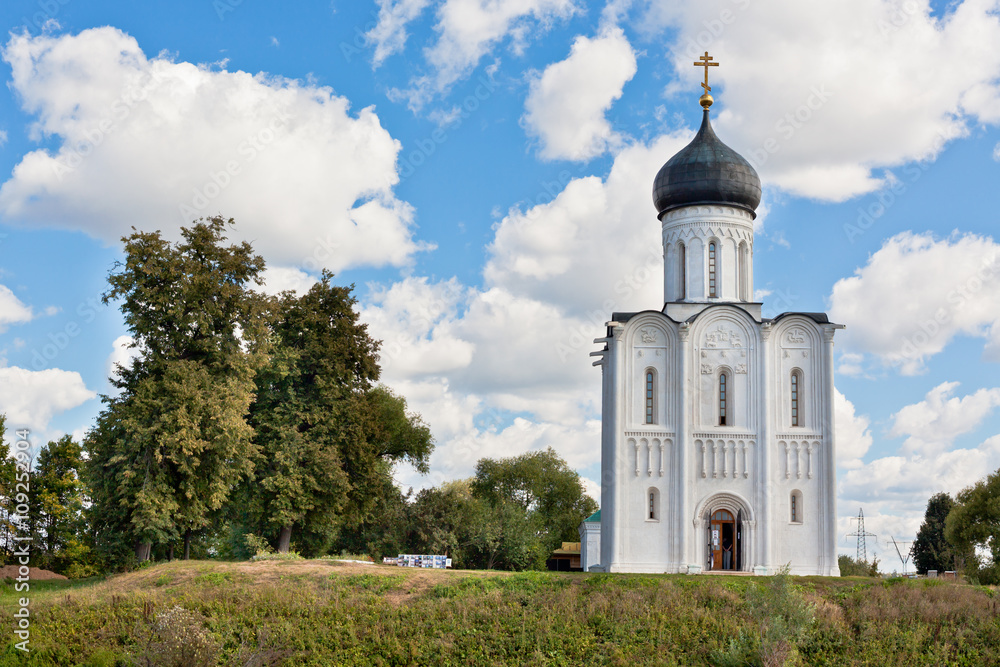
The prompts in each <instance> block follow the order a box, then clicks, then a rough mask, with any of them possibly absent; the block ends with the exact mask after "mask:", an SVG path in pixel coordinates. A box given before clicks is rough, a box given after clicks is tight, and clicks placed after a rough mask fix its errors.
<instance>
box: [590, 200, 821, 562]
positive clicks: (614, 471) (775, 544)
mask: <svg viewBox="0 0 1000 667" xmlns="http://www.w3.org/2000/svg"><path fill="white" fill-rule="evenodd" d="M663 229H664V256H665V258H666V266H665V269H664V289H665V292H666V295H667V301H670V300H671V299H670V297H671V295H672V294H676V293H677V290H678V289H679V287H678V285H679V280H680V275H681V274H680V271H679V270H678V267H677V265H676V263H674V264H672V263H671V259H672V258H676V257H677V243H678V242H681V241H683V242H684V243H685V247H686V254H687V284H686V286H685V290H686V296H687V298H688V300H689V301H695V302H699V301H700V302H702V303H705V302H710V303H708V304H706V307H703V308H701V309H697V308H696V309H694V310H692V311H691V312H692V313H693V315H690V316H689V317H690V318H691V319H690V321H685V322H677V321H674V320H672V319H671V318H669V317H667V316H666V315H664V314H663V313H661V312H658V311H646V312H643V313H639V314H636V315H634V316H632V317H631V319H629V321H628V322H622V323H614V324H613V326H612V327H611V328H610V329H609V335H608V336H607V337H606V338H601V339H598V340H597V341H595V342H597V343H600V344H602V346H604V347H605V349H603V350H600V351H598V352H595V353H593V354H594V356H597V357H599V359H598V360H597V361H596V362H595V365H600V366H601V368H602V374H603V375H602V377H603V424H602V479H601V486H602V489H601V507H602V509H601V519H602V520H601V522H600V527H599V528H594V529H592V530H599V531H600V538H599V540H598V542H599V547H598V546H596V545H595V546H594V547H593V549H594V550H595V552H596V551H597V549H598V548H599V553H600V565H601V566H602V568H603V569H605V570H606V571H612V572H614V571H630V572H678V571H680V572H687V571H689V570H692V571H693V570H696V569H697V568H698V567H707V560H708V519H709V516H710V514H711V513H712V512H713V511H715V510H717V509H727V510H729V511H731V512H732V513H733V514H734V516H735V515H737V514H739V515H740V518H741V519H742V521H743V523H742V525H741V528H742V549H743V557H744V559H743V563H742V569H744V570H746V571H755V572H767V573H772V572H775V571H777V570H778V569H780V568H781V567H782V566H784V565H788V566H789V567H790V570H791V572H792V573H795V574H839V571H838V570H837V565H836V544H835V537H836V534H835V522H836V504H835V497H834V490H835V478H834V451H833V442H834V438H833V436H834V434H833V377H832V374H833V348H832V340H833V333H834V331H835V329H836V328H838V327H837V325H831V324H820V323H817V322H816V321H815V320H813V319H812V318H810V317H808V316H805V315H799V314H792V315H788V316H782V317H779V318H777V319H776V320H774V321H762V320H760V319H759V309H755V308H753V307H750V306H744V305H741V304H739V303H738V301H739V299H738V297H739V296H740V295H741V290H744V292H743V293H744V294H751V295H752V289H753V287H752V243H753V236H752V220H751V219H750V216H749V215H748V214H746V213H745V212H743V211H738V210H736V209H728V208H725V207H691V208H689V209H680V210H679V211H672V212H671V213H670V214H669V215H667V216H665V217H664V227H663ZM709 239H716V240H717V242H718V243H719V244H720V248H721V258H720V262H721V264H720V285H721V290H722V297H721V298H720V299H719V300H715V299H706V298H705V297H704V294H705V293H706V290H707V279H706V278H705V276H704V269H705V265H706V261H707V260H706V255H705V253H706V252H707V249H706V248H707V241H708V240H709ZM741 244H743V246H744V247H745V248H746V249H747V257H746V258H745V259H744V260H743V262H742V264H741V261H740V259H739V254H740V247H741ZM740 271H743V272H744V274H743V275H741V274H740ZM698 272H701V274H700V275H698ZM747 273H749V274H750V275H746V274H747ZM727 300H728V301H733V302H736V303H734V304H733V305H727V304H726V303H725V301H727ZM677 307H680V306H677ZM677 307H672V308H674V310H676V308H677ZM684 307H687V306H684ZM668 310H669V309H668ZM671 312H673V311H671ZM648 370H652V371H653V372H654V373H655V377H656V391H655V397H654V419H653V422H654V423H652V424H649V423H646V420H645V415H646V410H645V387H646V372H647V371H648ZM793 371H797V372H800V373H801V380H802V382H801V387H800V398H799V400H800V410H801V414H802V417H803V420H802V424H801V425H800V426H793V425H792V421H791V399H790V378H791V373H792V372H793ZM721 372H725V373H727V379H728V381H729V390H728V391H729V395H728V396H727V399H728V402H729V413H730V414H729V415H727V423H726V424H725V425H721V424H720V423H719V419H718V416H719V410H718V408H719V405H718V399H719V395H718V382H719V374H720V373H721ZM651 492H652V493H653V494H654V505H655V507H654V512H653V516H652V517H650V516H649V494H650V493H651ZM793 493H795V494H798V495H797V498H800V499H801V503H800V507H799V511H800V513H801V521H792V520H791V518H792V517H791V507H790V499H791V497H792V494H793ZM583 534H584V533H583V528H582V527H581V541H583ZM595 564H596V563H594V562H591V561H588V562H587V564H586V567H588V568H589V567H590V566H591V565H595Z"/></svg>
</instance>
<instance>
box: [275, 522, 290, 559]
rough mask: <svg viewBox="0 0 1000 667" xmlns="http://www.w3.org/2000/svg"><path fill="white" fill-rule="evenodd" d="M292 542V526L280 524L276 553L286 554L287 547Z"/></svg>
mask: <svg viewBox="0 0 1000 667" xmlns="http://www.w3.org/2000/svg"><path fill="white" fill-rule="evenodd" d="M291 543H292V527H291V526H282V527H281V534H279V535H278V553H279V554H287V553H288V547H289V545H291Z"/></svg>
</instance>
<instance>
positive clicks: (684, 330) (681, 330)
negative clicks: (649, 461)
mask: <svg viewBox="0 0 1000 667" xmlns="http://www.w3.org/2000/svg"><path fill="white" fill-rule="evenodd" d="M677 333H678V337H679V338H680V341H681V349H680V355H681V377H680V380H681V381H680V387H679V389H680V390H679V391H678V392H677V402H678V406H677V437H676V438H675V440H676V443H677V444H676V446H675V447H674V449H675V450H676V452H677V467H676V468H675V469H674V479H676V480H677V504H676V505H675V507H676V508H677V516H676V519H675V525H676V527H677V528H676V530H677V532H676V535H677V538H676V542H675V545H676V552H675V553H676V556H675V559H676V562H677V565H678V567H679V568H680V570H681V571H682V572H683V571H686V569H687V568H686V566H687V565H688V564H689V563H691V562H693V561H692V560H691V556H690V555H689V553H688V539H687V534H688V518H689V517H688V486H689V482H688V480H689V477H692V476H694V474H695V471H694V469H693V468H690V464H689V463H688V455H687V454H688V448H689V447H690V446H691V438H690V434H689V433H688V410H689V407H688V406H689V405H690V404H691V403H692V400H691V399H690V395H691V391H692V387H691V386H690V384H691V340H690V336H691V328H690V325H689V324H688V323H687V322H682V323H681V324H680V326H679V327H678V330H677ZM689 468H690V469H689Z"/></svg>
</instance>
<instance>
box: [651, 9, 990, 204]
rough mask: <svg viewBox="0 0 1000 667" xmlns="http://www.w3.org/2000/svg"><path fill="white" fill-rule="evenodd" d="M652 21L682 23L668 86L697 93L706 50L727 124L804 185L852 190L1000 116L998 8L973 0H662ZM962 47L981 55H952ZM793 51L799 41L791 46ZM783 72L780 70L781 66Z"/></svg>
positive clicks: (723, 130) (830, 195)
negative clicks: (940, 9) (954, 62)
mask: <svg viewBox="0 0 1000 667" xmlns="http://www.w3.org/2000/svg"><path fill="white" fill-rule="evenodd" d="M648 7H649V9H648V12H647V15H646V16H645V17H643V19H642V21H641V24H642V25H641V26H640V29H645V30H646V31H647V32H652V31H653V30H654V29H655V28H657V27H658V28H661V29H662V28H667V27H669V28H672V29H676V30H677V31H678V34H677V37H676V41H675V42H674V48H673V61H674V66H675V68H676V70H677V72H678V73H679V79H678V80H675V81H674V82H673V83H672V84H671V86H670V87H669V89H668V93H670V94H677V93H681V92H683V94H684V95H687V96H690V98H691V104H692V106H693V105H694V104H695V99H696V97H697V95H698V94H699V92H700V91H699V90H698V87H697V86H698V81H699V80H700V79H701V77H702V76H703V70H701V69H698V68H695V67H693V66H692V63H693V60H694V59H695V58H696V57H698V56H700V55H701V54H702V53H703V52H704V51H706V50H708V51H710V52H711V55H712V56H714V57H715V59H716V61H717V62H720V63H721V66H720V67H718V68H713V70H712V72H711V74H710V78H711V81H712V82H714V83H713V89H714V90H713V94H714V95H715V98H716V100H717V107H716V108H720V107H721V109H722V111H721V113H718V115H717V116H718V117H717V121H716V128H717V129H718V130H719V134H720V136H722V137H723V138H724V140H725V141H726V142H727V143H729V144H730V145H731V146H733V147H734V148H736V149H737V150H739V151H740V152H741V153H742V154H743V155H744V156H746V157H747V158H748V159H751V160H752V161H753V162H755V164H756V165H758V166H759V171H760V172H761V175H762V177H763V178H764V179H765V180H766V181H768V182H769V183H772V184H775V185H777V186H779V187H781V188H784V189H786V190H788V191H790V192H792V193H794V194H798V195H803V196H808V197H816V198H820V199H829V200H843V199H846V198H848V197H851V196H855V195H858V194H861V193H864V192H869V191H871V190H874V189H876V188H878V187H879V186H880V185H881V183H882V178H881V174H879V173H878V172H877V171H875V170H878V169H879V168H885V167H890V168H891V167H893V166H896V165H901V164H905V163H906V162H909V161H913V160H923V159H931V158H933V157H935V156H936V155H937V154H938V153H939V152H940V151H941V150H942V148H943V147H944V145H945V143H947V142H948V141H950V140H952V139H954V138H956V137H960V136H963V135H965V134H966V133H967V132H968V127H969V126H970V125H975V124H979V123H997V122H1000V94H998V85H1000V50H998V49H996V48H995V45H996V44H997V43H1000V14H998V13H997V2H995V0H965V1H964V2H957V3H953V4H950V5H949V6H948V11H947V13H946V14H945V15H944V16H936V15H935V14H934V13H933V12H932V10H931V6H930V3H929V1H928V0H914V1H912V2H905V3H900V2H898V1H896V0H876V1H872V0H843V1H841V2H828V3H822V4H820V3H811V2H798V1H797V0H778V1H776V2H770V3H766V4H763V5H762V4H758V3H751V2H748V1H747V0H738V1H737V2H733V1H731V0H708V1H705V2H696V3H695V2H692V3H667V2H650V3H648ZM955 53H962V54H963V57H967V58H968V59H969V60H970V61H971V62H975V63H976V66H975V67H965V68H962V67H959V68H949V67H942V66H941V63H944V62H948V61H949V59H950V58H952V56H953V54H955ZM789 54H794V56H793V57H789ZM775 72H780V73H781V74H780V76H775Z"/></svg>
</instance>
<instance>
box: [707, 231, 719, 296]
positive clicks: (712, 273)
mask: <svg viewBox="0 0 1000 667" xmlns="http://www.w3.org/2000/svg"><path fill="white" fill-rule="evenodd" d="M717 260H718V246H717V245H716V243H715V241H712V242H711V243H709V244H708V295H709V296H719V288H718V280H716V278H717V277H718V276H717V275H716V265H717V263H718V262H717Z"/></svg>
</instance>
